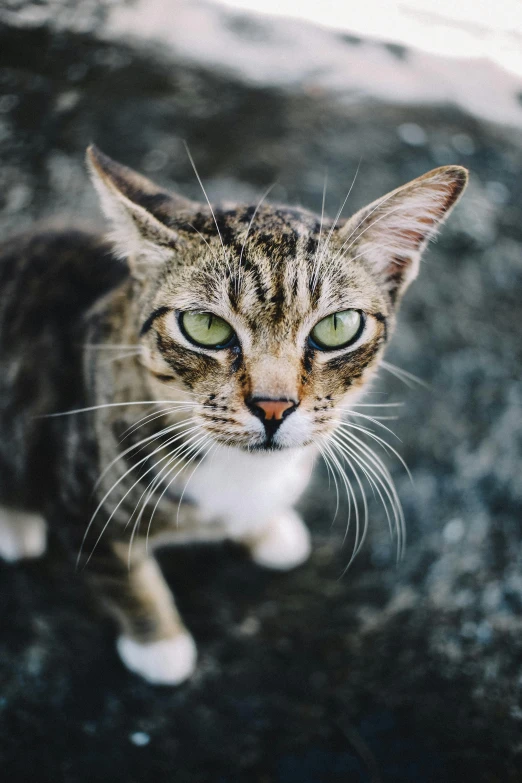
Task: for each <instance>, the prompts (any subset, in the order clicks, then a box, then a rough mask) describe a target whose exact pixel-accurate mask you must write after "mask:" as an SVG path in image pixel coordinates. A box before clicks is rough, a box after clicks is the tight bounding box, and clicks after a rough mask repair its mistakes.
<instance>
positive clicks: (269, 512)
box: [185, 447, 314, 535]
mask: <svg viewBox="0 0 522 783" xmlns="http://www.w3.org/2000/svg"><path fill="white" fill-rule="evenodd" d="M313 459H314V453H313V450H312V449H310V448H306V449H295V450H294V449H285V450H284V451H277V452H268V453H265V452H245V451H240V450H239V449H233V448H226V447H218V448H217V449H215V450H214V451H213V452H212V454H211V455H210V456H209V457H208V458H206V459H205V460H203V462H202V463H201V464H200V465H199V466H198V468H197V470H196V471H195V472H194V473H193V475H192V477H191V478H190V480H189V483H188V485H187V488H186V493H185V496H186V497H187V499H189V498H190V500H192V501H193V502H195V503H197V505H198V507H199V511H200V514H201V521H202V522H203V523H205V524H212V521H214V520H216V521H217V520H219V521H220V522H222V523H225V524H226V526H227V528H228V529H229V530H230V534H231V535H240V534H241V533H242V532H248V531H251V530H255V529H256V528H259V527H262V526H263V525H264V524H266V522H267V521H268V520H270V518H271V517H272V516H273V515H274V514H277V513H278V512H280V511H284V510H286V509H289V508H290V507H291V506H292V505H293V503H295V501H296V500H297V498H298V497H299V495H300V494H301V492H302V491H303V489H304V488H305V486H306V484H307V483H308V479H309V476H310V471H311V469H312V465H313Z"/></svg>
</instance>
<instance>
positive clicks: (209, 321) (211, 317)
mask: <svg viewBox="0 0 522 783" xmlns="http://www.w3.org/2000/svg"><path fill="white" fill-rule="evenodd" d="M213 317H214V316H213V315H212V313H209V315H208V324H207V329H210V327H211V326H212V319H213Z"/></svg>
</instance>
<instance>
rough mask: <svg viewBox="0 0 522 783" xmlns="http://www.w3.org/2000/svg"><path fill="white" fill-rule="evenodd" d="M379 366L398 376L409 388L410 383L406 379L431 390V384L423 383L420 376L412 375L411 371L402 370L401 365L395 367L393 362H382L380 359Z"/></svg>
mask: <svg viewBox="0 0 522 783" xmlns="http://www.w3.org/2000/svg"><path fill="white" fill-rule="evenodd" d="M380 366H381V367H382V368H383V369H384V370H388V372H390V373H391V374H392V375H395V377H396V378H398V379H399V380H400V381H402V382H403V383H404V384H405V385H406V386H409V388H410V389H411V388H412V387H411V384H410V383H408V381H411V382H413V383H417V384H418V385H419V386H424V388H425V389H428V390H431V388H432V387H431V386H430V385H429V384H428V383H425V382H424V381H422V380H421V379H420V378H417V376H416V375H413V373H411V372H408V371H407V370H403V369H402V368H401V367H397V366H396V365H395V364H390V362H384V361H381V364H380Z"/></svg>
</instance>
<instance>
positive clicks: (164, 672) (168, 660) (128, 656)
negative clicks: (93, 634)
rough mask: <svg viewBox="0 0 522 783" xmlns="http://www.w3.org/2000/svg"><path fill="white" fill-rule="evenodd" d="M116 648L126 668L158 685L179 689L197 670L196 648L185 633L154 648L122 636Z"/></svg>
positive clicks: (156, 644) (157, 644) (152, 643)
mask: <svg viewBox="0 0 522 783" xmlns="http://www.w3.org/2000/svg"><path fill="white" fill-rule="evenodd" d="M116 646H117V648H118V652H119V654H120V658H121V659H122V661H123V663H124V664H125V666H126V667H127V668H128V669H130V670H131V671H133V672H135V673H136V674H139V675H140V676H141V677H143V678H144V679H145V680H147V681H148V682H150V683H152V684H154V685H179V683H181V682H183V681H184V680H186V679H187V678H188V677H190V675H191V674H192V673H193V672H194V669H195V668H196V657H197V652H196V645H195V644H194V639H193V638H192V636H190V634H188V633H186V632H185V631H183V632H181V633H179V634H178V635H177V636H175V637H173V638H172V639H162V640H161V641H159V642H151V643H150V644H140V643H139V642H136V641H134V639H131V638H130V637H129V636H120V638H119V639H118V641H117V642H116Z"/></svg>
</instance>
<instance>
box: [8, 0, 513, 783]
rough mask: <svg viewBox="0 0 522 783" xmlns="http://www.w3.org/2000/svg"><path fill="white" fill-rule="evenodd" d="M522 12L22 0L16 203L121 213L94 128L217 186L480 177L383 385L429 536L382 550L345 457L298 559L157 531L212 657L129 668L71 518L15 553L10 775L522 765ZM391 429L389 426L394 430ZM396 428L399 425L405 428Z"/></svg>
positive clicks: (380, 526) (371, 193) (12, 31)
mask: <svg viewBox="0 0 522 783" xmlns="http://www.w3.org/2000/svg"><path fill="white" fill-rule="evenodd" d="M521 130H522V11H521V5H520V2H519V1H518V0H502V2H499V3H498V4H497V5H496V6H495V8H494V9H493V7H492V6H491V4H490V3H486V2H485V0H481V1H480V2H479V0H475V2H473V3H471V2H470V1H468V2H464V1H462V2H459V3H454V2H453V3H450V2H449V0H439V2H437V3H435V2H434V0H407V2H406V1H405V2H403V3H401V4H395V3H393V4H392V3H390V4H388V3H385V2H379V1H378V0H365V2H364V3H363V4H356V3H347V2H334V1H333V0H330V1H329V2H326V0H323V2H321V3H305V2H301V3H299V4H298V3H295V2H290V0H278V2H277V3H275V2H272V0H270V1H269V0H265V1H264V2H262V0H237V1H236V2H233V1H232V0H229V2H226V3H223V2H221V3H220V2H210V1H209V2H203V1H202V0H193V1H190V0H170V2H169V0H139V1H138V2H121V1H120V0H40V1H37V0H35V1H34V2H25V1H24V0H3V1H2V4H1V5H0V162H1V168H0V210H1V211H0V231H1V236H2V237H6V236H8V235H11V234H14V233H16V232H19V231H23V230H26V229H28V228H30V227H31V226H33V225H34V224H35V222H36V221H39V220H47V219H50V218H55V217H58V218H60V219H61V220H63V221H65V222H67V223H75V224H78V223H92V222H94V223H100V224H101V218H100V214H99V212H98V208H97V204H96V200H95V196H94V192H93V190H92V188H91V186H90V185H89V183H88V181H87V177H86V173H85V167H84V162H83V158H84V151H85V148H86V146H87V144H88V143H89V142H91V141H95V142H96V143H97V144H98V145H99V146H100V147H101V149H102V150H104V151H105V152H106V153H108V154H109V155H111V156H113V157H115V158H116V159H118V160H120V161H121V162H123V163H126V164H127V165H130V166H132V167H134V168H136V169H138V170H139V171H141V172H143V173H145V174H146V175H148V176H150V177H151V178H153V179H156V180H157V181H159V182H160V183H162V184H164V185H166V186H169V187H172V188H175V189H178V190H180V191H181V192H182V193H184V194H185V195H187V196H190V197H193V198H196V199H199V198H201V194H200V191H199V189H198V187H199V186H198V184H197V181H196V180H195V177H194V174H193V172H192V169H191V166H190V162H189V161H188V159H187V156H186V153H185V152H184V148H183V140H186V141H187V142H188V144H189V146H190V149H191V152H192V154H193V156H194V158H195V160H196V163H197V166H198V169H199V172H200V174H201V176H202V178H203V181H204V183H205V185H206V187H207V190H208V193H209V196H210V198H211V199H213V200H220V199H225V198H226V199H233V200H246V201H253V202H257V201H258V199H259V198H260V195H261V194H262V192H263V191H264V189H265V188H266V187H267V186H268V185H269V184H271V183H272V182H276V183H277V184H276V185H275V186H274V189H273V190H272V192H271V195H270V199H271V200H273V201H288V202H290V203H292V204H301V205H303V206H306V207H308V208H311V209H314V210H316V211H320V209H321V199H322V190H323V182H324V176H325V172H327V173H328V188H327V193H326V204H327V210H328V212H329V213H330V214H335V213H336V211H337V209H338V207H339V204H340V203H342V200H343V199H344V197H345V195H346V193H347V191H348V189H349V187H350V184H351V182H352V180H353V177H354V174H355V171H356V169H357V166H358V165H359V163H360V169H359V174H358V177H357V179H356V182H355V185H354V188H353V191H352V194H351V196H350V200H349V203H348V205H347V208H346V212H347V213H350V212H353V211H355V210H357V209H358V208H359V207H361V206H363V205H364V204H365V203H367V202H369V201H371V200H374V199H375V198H377V197H379V196H381V195H383V194H384V193H385V192H387V191H388V190H390V189H392V188H395V187H397V186H398V185H400V184H402V183H404V182H406V181H408V180H409V179H411V178H413V177H416V176H418V175H420V174H423V173H424V172H425V171H427V170H429V169H431V168H433V167H435V166H439V165H443V164H446V163H459V164H462V165H464V166H466V167H468V168H469V169H470V171H471V181H470V186H469V189H468V191H467V193H466V195H465V197H464V199H463V201H462V202H461V204H460V205H459V206H458V207H457V209H456V210H455V212H454V213H453V215H452V217H451V218H450V220H449V222H448V224H447V225H446V226H445V228H444V229H443V232H442V235H441V237H440V239H439V240H438V241H437V243H436V244H434V245H433V246H432V247H431V249H430V250H429V252H428V253H427V255H426V257H425V259H424V263H423V268H422V272H421V275H420V278H419V279H418V281H417V282H416V283H415V284H414V286H413V287H412V288H411V289H410V291H409V292H408V294H407V296H406V299H405V301H404V303H403V306H402V310H401V313H400V318H399V326H398V331H397V334H396V335H395V337H394V339H393V342H392V345H391V347H390V350H389V352H388V356H387V359H388V360H389V361H390V362H392V363H393V364H394V365H396V366H398V367H400V368H402V369H403V370H405V371H406V372H407V373H413V374H414V375H415V376H417V377H418V378H420V379H421V381H422V382H423V384H425V385H421V384H419V383H417V382H415V381H412V380H411V379H410V378H409V376H404V375H402V376H401V373H398V375H399V376H401V377H402V378H403V379H405V382H403V380H401V378H400V377H397V374H393V373H392V372H386V371H384V370H383V371H382V372H381V376H382V377H381V379H380V382H379V383H380V385H379V386H378V387H377V386H376V387H375V391H376V392H378V394H379V395H380V396H379V397H373V398H371V399H372V400H375V399H379V401H389V402H403V403H404V405H403V406H402V407H401V408H399V409H398V410H399V417H398V420H397V421H393V422H385V423H386V424H390V425H391V427H392V429H393V430H394V432H395V433H396V434H397V436H398V437H399V438H400V440H401V443H398V446H397V447H398V449H399V451H400V453H401V454H402V456H403V457H404V458H405V460H406V462H407V463H408V465H409V468H410V470H411V473H412V476H413V484H411V483H410V481H409V479H408V478H407V476H406V475H405V472H404V470H403V469H402V468H401V465H400V463H399V462H398V461H397V460H395V459H393V458H392V457H388V458H387V463H388V465H389V467H390V469H391V470H392V473H393V475H394V478H395V481H396V484H397V488H398V493H399V496H400V498H401V500H402V502H403V506H404V511H405V516H406V521H407V529H408V547H407V551H406V556H405V558H404V560H403V561H402V562H401V563H400V564H399V565H396V563H395V545H394V542H393V541H391V540H390V538H389V535H388V531H387V524H386V518H385V515H384V513H383V511H382V509H380V508H379V505H378V503H376V502H374V501H370V511H371V526H370V527H371V529H370V535H369V537H368V540H367V542H366V545H365V547H364V550H363V551H362V553H361V554H360V556H359V557H358V558H357V560H356V561H355V563H354V564H353V566H352V567H351V568H350V569H349V570H348V571H347V573H346V574H344V575H342V573H343V570H344V568H345V566H346V564H347V562H348V560H349V557H350V543H351V542H350V540H349V539H348V541H347V542H346V543H345V544H344V545H343V537H344V532H345V524H346V512H347V509H346V504H345V502H344V500H343V498H342V497H341V505H340V509H339V512H338V513H337V515H335V507H336V497H335V489H334V487H333V486H330V485H329V481H328V476H327V473H326V470H325V468H324V466H322V465H319V466H318V468H317V471H316V477H315V480H314V482H313V484H312V486H311V487H310V490H309V491H308V493H307V495H306V497H305V498H304V499H303V501H302V503H301V508H302V511H303V513H304V515H305V517H306V520H307V521H308V523H309V524H310V526H311V528H312V530H313V533H314V554H313V557H312V559H311V561H310V563H309V564H307V565H306V566H304V567H303V568H301V569H299V570H298V571H296V572H295V573H291V574H286V575H277V574H273V573H268V572H264V571H262V570H261V569H258V568H256V567H254V566H253V565H252V564H250V563H249V562H248V561H247V559H246V558H245V557H244V555H243V554H242V553H240V552H239V551H237V550H236V549H233V548H232V547H228V546H223V547H198V548H194V549H186V550H182V551H179V550H170V551H165V552H163V553H162V554H161V564H162V566H163V567H164V570H165V573H166V575H167V577H168V579H169V582H170V584H171V585H172V586H173V588H174V589H175V591H176V596H177V599H178V602H179V604H180V607H181V610H182V613H183V616H184V617H185V619H186V621H187V624H188V626H189V628H190V629H191V630H192V631H193V632H194V636H195V638H196V641H197V642H198V645H199V650H200V665H199V668H198V671H197V673H196V675H195V677H194V678H193V680H192V681H191V682H190V683H188V684H187V685H184V686H183V687H181V688H180V689H158V688H152V687H150V686H148V685H146V684H145V683H143V682H141V681H139V680H138V679H136V678H134V677H133V676H132V675H131V674H129V673H128V672H126V671H124V670H123V668H122V667H121V665H120V663H119V661H118V660H117V658H116V654H115V652H114V648H113V632H112V628H111V625H110V623H109V622H108V621H107V620H105V619H103V618H99V617H97V616H96V615H95V612H94V609H93V607H92V606H91V604H90V602H89V598H88V595H87V593H86V591H85V587H84V586H83V584H82V583H81V580H77V579H76V578H75V576H74V571H73V566H72V565H71V563H68V562H66V561H65V560H64V556H63V552H61V551H60V549H59V545H58V543H57V542H54V541H51V546H50V550H49V553H48V554H47V555H46V557H45V558H44V559H43V560H41V561H40V562H37V563H36V562H35V563H24V564H21V565H18V566H16V567H12V566H7V565H6V564H4V563H0V623H1V628H2V631H1V634H0V767H1V769H2V771H3V774H5V777H6V779H9V780H10V781H11V783H16V782H17V781H26V780H29V779H32V780H35V781H38V783H40V782H42V783H43V782H44V781H49V783H51V782H52V783H56V782H57V781H64V782H66V783H83V782H84V781H90V780H114V781H124V782H125V783H134V782H136V783H141V782H142V781H146V780H147V781H148V780H149V779H153V780H154V781H156V782H157V783H162V782H163V781H169V783H170V782H171V781H173V780H175V781H176V783H192V782H194V783H196V781H198V782H201V781H209V783H239V782H241V781H255V782H256V783H337V781H339V782H340V781H350V783H352V781H353V782H355V783H357V782H359V781H361V783H366V782H368V783H379V782H380V781H383V782H384V781H386V782H387V781H390V782H393V783H395V782H398V781H411V782H412V783H431V782H432V781H433V783H442V782H443V781H444V783H447V782H448V781H459V782H460V781H468V780H473V781H475V782H476V783H480V781H484V782H486V781H487V782H488V783H493V782H494V781H495V782H496V781H502V782H504V781H517V782H519V781H520V780H522V741H521V736H522V734H521V728H522V556H521V547H520V544H521V499H522V482H521V480H520V473H521V452H522V409H521V404H522V389H521V384H520V372H519V370H520V359H521V353H522V339H521V335H520V316H521V304H520V302H521V288H520V283H521V279H522V176H521V172H522V134H521ZM390 442H391V440H390ZM392 445H394V446H395V445H397V444H396V442H395V439H393V444H392Z"/></svg>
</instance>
